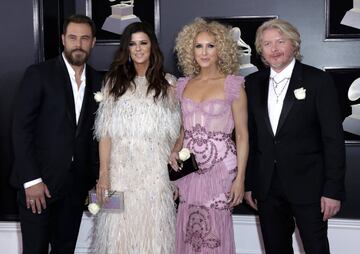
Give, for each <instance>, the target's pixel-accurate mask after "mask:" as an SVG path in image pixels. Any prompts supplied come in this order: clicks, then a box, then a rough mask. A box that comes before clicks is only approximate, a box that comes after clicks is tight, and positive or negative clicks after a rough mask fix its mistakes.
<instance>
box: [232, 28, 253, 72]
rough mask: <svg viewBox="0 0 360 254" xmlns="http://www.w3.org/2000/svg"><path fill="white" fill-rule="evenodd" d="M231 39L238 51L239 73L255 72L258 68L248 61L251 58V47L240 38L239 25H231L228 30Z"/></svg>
mask: <svg viewBox="0 0 360 254" xmlns="http://www.w3.org/2000/svg"><path fill="white" fill-rule="evenodd" d="M230 33H231V36H232V38H233V40H234V41H235V42H236V44H237V48H238V50H239V52H240V59H239V62H240V66H239V74H240V75H242V76H247V75H249V74H251V73H253V72H256V71H257V70H258V68H257V67H256V66H255V65H253V64H252V63H251V62H250V58H251V47H250V46H249V45H248V44H246V43H245V42H244V41H243V39H241V30H240V28H239V27H233V28H232V29H231V30H230Z"/></svg>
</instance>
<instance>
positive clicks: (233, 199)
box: [228, 178, 245, 208]
mask: <svg viewBox="0 0 360 254" xmlns="http://www.w3.org/2000/svg"><path fill="white" fill-rule="evenodd" d="M244 192H245V188H244V182H243V181H241V180H240V179H237V178H236V179H235V181H234V182H233V183H232V185H231V189H230V196H229V200H228V202H229V206H230V207H231V208H232V207H234V206H237V205H238V204H240V203H242V200H243V198H244Z"/></svg>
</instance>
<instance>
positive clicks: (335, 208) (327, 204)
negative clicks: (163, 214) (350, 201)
mask: <svg viewBox="0 0 360 254" xmlns="http://www.w3.org/2000/svg"><path fill="white" fill-rule="evenodd" d="M320 202H321V212H322V213H323V214H324V215H323V221H326V220H328V219H330V218H331V217H333V216H335V215H336V214H337V213H338V212H339V211H340V207H341V201H340V200H336V199H332V198H327V197H321V200H320Z"/></svg>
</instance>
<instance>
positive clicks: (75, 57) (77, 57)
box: [64, 48, 90, 66]
mask: <svg viewBox="0 0 360 254" xmlns="http://www.w3.org/2000/svg"><path fill="white" fill-rule="evenodd" d="M64 55H65V57H66V60H68V62H69V63H70V64H71V65H75V66H82V65H84V64H85V63H86V62H87V60H88V59H89V55H90V52H86V51H85V50H82V49H73V50H69V49H66V48H65V49H64Z"/></svg>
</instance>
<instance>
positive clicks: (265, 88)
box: [260, 69, 274, 136]
mask: <svg viewBox="0 0 360 254" xmlns="http://www.w3.org/2000/svg"><path fill="white" fill-rule="evenodd" d="M269 77H270V69H267V70H266V71H265V73H264V75H263V77H261V80H260V90H261V100H260V106H261V111H262V113H263V117H264V122H265V125H266V128H267V129H268V131H269V132H270V133H271V135H272V136H274V132H273V130H272V128H271V123H270V118H269V111H268V105H267V103H268V96H269Z"/></svg>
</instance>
